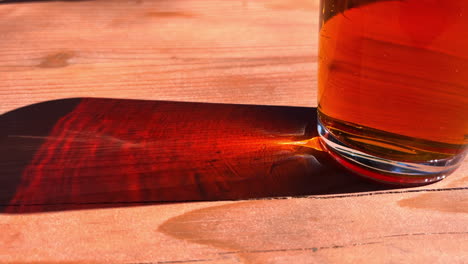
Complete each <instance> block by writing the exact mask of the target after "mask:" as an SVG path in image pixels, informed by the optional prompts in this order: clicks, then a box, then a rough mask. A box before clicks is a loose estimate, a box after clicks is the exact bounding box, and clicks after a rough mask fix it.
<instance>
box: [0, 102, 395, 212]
mask: <svg viewBox="0 0 468 264" xmlns="http://www.w3.org/2000/svg"><path fill="white" fill-rule="evenodd" d="M0 127H1V130H0V146H1V148H0V186H1V189H0V204H1V205H2V209H1V210H2V211H3V212H5V213H32V212H44V211H57V210H75V209H84V208H103V207H116V206H134V205H140V204H155V203H161V202H178V201H179V202H180V201H214V200H235V199H252V198H265V197H280V196H301V195H315V194H338V193H352V192H364V191H375V190H380V189H384V188H386V187H384V186H381V185H377V184H374V183H370V182H367V181H366V180H363V179H361V178H359V177H357V176H355V175H353V174H351V173H349V172H347V171H345V170H343V169H342V168H341V167H340V166H339V165H338V164H337V163H336V162H335V161H334V160H332V159H331V158H330V157H329V156H328V155H327V153H325V152H322V151H321V150H320V149H318V150H317V149H315V148H317V145H316V143H317V141H316V137H317V133H316V109H315V108H301V107H281V106H256V105H232V104H208V103H185V102H167V101H141V100H117V99H92V98H78V99H65V100H57V101H50V102H44V103H40V104H35V105H31V106H28V107H24V108H21V109H18V110H15V111H12V112H9V113H6V114H4V115H2V116H0Z"/></svg>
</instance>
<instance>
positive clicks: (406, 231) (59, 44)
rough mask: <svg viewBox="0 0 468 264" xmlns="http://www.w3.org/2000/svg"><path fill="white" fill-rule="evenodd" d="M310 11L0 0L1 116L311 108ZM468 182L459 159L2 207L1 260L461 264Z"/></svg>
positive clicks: (184, 2) (286, 4) (288, 5)
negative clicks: (391, 170)
mask: <svg viewBox="0 0 468 264" xmlns="http://www.w3.org/2000/svg"><path fill="white" fill-rule="evenodd" d="M318 12H319V10H318V1H317V0H310V1H308V0H289V1H288V0H283V1H280V0H266V1H249V0H244V1H210V0H198V1H190V0H172V1H165V0H161V1H123V0H117V1H110V0H109V1H104V0H101V1H50V2H25V1H21V2H18V3H12V2H10V3H7V4H0V38H1V41H0V113H5V112H8V111H11V110H14V109H16V108H18V107H22V106H27V105H30V104H32V103H37V102H42V101H46V100H51V99H59V98H67V97H112V98H137V99H138V98H139V99H158V100H178V101H198V102H223V103H249V104H263V105H265V104H268V105H293V106H314V105H315V101H316V100H315V93H316V83H315V82H316V79H315V69H316V55H317V54H316V52H315V50H316V46H317V43H316V42H317V40H316V35H317V32H316V30H317V21H318V19H317V16H318ZM0 133H1V131H0ZM324 177H326V175H324ZM467 189H468V162H467V161H466V160H465V162H464V163H463V164H462V167H461V168H460V169H459V170H457V171H456V172H455V173H454V174H453V175H451V176H450V177H448V178H447V179H445V180H443V181H441V182H438V183H436V184H433V185H429V186H425V187H418V188H411V189H399V190H386V191H377V192H362V193H354V194H336V195H325V196H309V197H295V198H292V197H285V198H284V199H274V200H248V201H224V202H221V201H213V202H191V203H174V204H160V205H147V206H138V205H136V204H135V205H133V206H130V207H120V208H99V209H97V208H96V209H92V210H91V209H89V210H70V211H58V212H47V213H32V214H1V215H0V230H1V232H0V262H2V263H28V264H29V263H128V264H130V263H132V264H136V263H146V264H149V263H354V262H372V263H395V262H397V263H404V262H406V263H427V262H431V263H466V262H467V260H468V254H467V252H468V247H467V246H468V234H467V232H468V228H467V227H466V223H467V222H468V215H467V211H466V208H467V207H468V205H467V201H468V200H467V197H468V196H467V194H468V190H467Z"/></svg>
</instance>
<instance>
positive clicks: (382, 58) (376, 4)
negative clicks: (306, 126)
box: [318, 0, 468, 185]
mask: <svg viewBox="0 0 468 264" xmlns="http://www.w3.org/2000/svg"><path fill="white" fill-rule="evenodd" d="M320 11H321V16H320V36H319V72H318V82H319V84H318V86H319V87H318V131H319V134H320V137H321V140H322V143H323V145H324V146H325V148H326V149H327V151H328V152H329V153H330V154H331V155H332V156H334V158H335V159H337V160H338V161H339V162H340V163H341V164H343V165H344V166H345V167H347V168H348V169H350V170H352V171H354V172H356V173H358V174H361V175H363V176H366V177H368V178H372V179H375V180H378V181H382V182H386V183H398V184H408V185H416V184H424V183H429V182H434V181H437V180H440V179H443V178H444V177H445V176H446V175H448V174H449V173H451V172H452V171H453V170H455V169H456V168H457V167H458V166H459V165H460V164H461V162H462V161H463V158H464V155H465V153H466V152H467V146H468V145H467V143H468V122H467V120H468V0H321V9H320Z"/></svg>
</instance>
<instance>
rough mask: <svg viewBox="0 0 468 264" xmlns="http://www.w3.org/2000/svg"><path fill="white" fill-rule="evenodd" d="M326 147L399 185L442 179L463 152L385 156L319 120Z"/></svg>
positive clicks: (360, 170)
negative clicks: (422, 157) (411, 158)
mask: <svg viewBox="0 0 468 264" xmlns="http://www.w3.org/2000/svg"><path fill="white" fill-rule="evenodd" d="M317 124H318V133H319V135H320V139H321V141H322V143H323V147H324V148H325V149H326V151H327V152H328V153H330V155H332V156H333V157H334V158H335V160H337V161H338V162H339V163H340V164H342V165H343V166H344V167H346V168H347V169H349V170H351V171H352V172H355V173H357V174H359V175H362V176H364V177H366V178H369V179H372V180H376V181H379V182H383V183H390V184H399V185H423V184H428V183H432V182H436V181H439V180H442V179H443V178H445V177H446V176H447V175H449V174H450V173H452V172H453V171H454V170H455V169H456V168H458V167H459V166H460V164H461V161H463V158H464V155H463V154H461V155H458V156H454V157H451V158H447V159H436V160H429V161H424V162H402V161H395V160H389V159H384V158H381V157H377V156H374V155H371V154H368V153H364V152H362V151H359V150H355V149H353V148H351V147H350V146H348V145H346V144H344V143H343V142H341V141H340V140H338V139H337V138H336V137H334V136H333V135H332V134H331V133H330V132H329V131H328V130H327V129H326V128H325V127H324V126H323V125H322V123H321V122H320V119H319V120H318V121H317Z"/></svg>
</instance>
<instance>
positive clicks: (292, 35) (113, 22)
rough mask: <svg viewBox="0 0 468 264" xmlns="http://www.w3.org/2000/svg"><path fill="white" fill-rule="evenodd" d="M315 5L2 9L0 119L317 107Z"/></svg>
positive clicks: (103, 4)
mask: <svg viewBox="0 0 468 264" xmlns="http://www.w3.org/2000/svg"><path fill="white" fill-rule="evenodd" d="M317 8H318V2H317V1H316V0H307V1H296V0H291V1H248V0H244V1H213V0H211V1H208V0H204V1H198V0H178V1H123V0H117V1H111V0H97V1H71V2H63V1H50V2H31V3H27V2H25V3H20V4H11V3H10V4H3V5H1V6H0V14H1V17H0V25H1V28H0V34H1V40H2V41H1V42H0V61H1V63H0V98H2V103H1V104H0V114H1V113H4V112H6V111H9V110H13V109H15V108H18V107H21V106H25V105H28V104H31V103H36V102H40V101H45V100H50V99H62V98H69V97H107V98H134V99H155V100H178V101H199V102H214V103H239V102H242V103H246V104H274V105H291V106H314V105H315V104H316V99H315V93H314V87H315V86H316V77H315V72H316V61H317V54H316V49H317V41H316V35H317V29H318V25H317V24H318V19H317Z"/></svg>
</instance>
